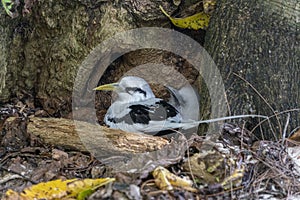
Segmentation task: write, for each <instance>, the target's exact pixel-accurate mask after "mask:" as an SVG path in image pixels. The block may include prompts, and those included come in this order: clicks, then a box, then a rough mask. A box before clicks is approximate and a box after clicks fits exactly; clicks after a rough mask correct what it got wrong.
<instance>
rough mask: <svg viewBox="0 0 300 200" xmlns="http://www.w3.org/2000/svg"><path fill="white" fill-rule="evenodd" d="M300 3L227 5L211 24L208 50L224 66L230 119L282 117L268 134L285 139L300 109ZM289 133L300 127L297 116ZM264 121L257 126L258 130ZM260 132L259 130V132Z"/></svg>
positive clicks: (270, 0) (275, 0)
mask: <svg viewBox="0 0 300 200" xmlns="http://www.w3.org/2000/svg"><path fill="white" fill-rule="evenodd" d="M299 16H300V13H299V1H297V0H287V1H286V0H259V1H247V0H238V1H236V0H229V1H228V0H226V1H225V0H221V1H219V2H218V4H217V8H216V10H215V13H214V15H213V18H212V19H211V22H210V27H209V29H208V32H207V35H206V40H205V48H206V49H207V51H208V52H209V53H210V54H211V56H212V57H213V59H214V61H215V62H216V64H217V66H218V67H219V69H220V71H221V74H222V76H223V80H224V83H225V88H226V91H227V98H228V103H229V110H230V115H235V114H250V113H251V114H252V113H256V114H262V115H268V116H271V115H274V114H276V113H277V114H278V120H277V119H275V117H273V118H272V119H271V120H270V121H271V126H272V127H273V128H274V129H273V131H274V133H275V134H273V133H272V131H271V129H270V128H269V125H268V122H265V123H264V126H263V127H267V128H268V131H266V129H263V130H264V131H263V134H265V136H268V137H271V136H275V137H277V138H279V137H280V136H279V135H281V134H282V133H283V129H284V126H285V124H286V120H287V115H286V113H285V114H280V113H278V112H282V111H286V110H289V109H295V108H299V103H300V79H299V77H300V63H299V62H300V61H299V55H300V52H299V39H300V38H299ZM289 113H290V120H289V121H288V129H287V131H288V132H290V131H291V130H293V129H294V128H296V127H297V126H299V122H300V121H299V119H300V114H299V110H298V111H291V112H289ZM257 123H258V121H254V120H253V121H252V123H250V124H248V125H249V126H248V128H250V129H252V128H253V127H254V126H255V125H256V124H257ZM256 130H258V129H256Z"/></svg>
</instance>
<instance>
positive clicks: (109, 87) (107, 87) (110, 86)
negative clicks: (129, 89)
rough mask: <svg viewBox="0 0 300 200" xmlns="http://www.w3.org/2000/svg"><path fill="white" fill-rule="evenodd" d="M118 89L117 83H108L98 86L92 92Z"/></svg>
mask: <svg viewBox="0 0 300 200" xmlns="http://www.w3.org/2000/svg"><path fill="white" fill-rule="evenodd" d="M118 87H119V84H118V83H110V84H106V85H100V86H99V87H96V88H94V89H93V90H104V91H113V90H116V89H117V88H118Z"/></svg>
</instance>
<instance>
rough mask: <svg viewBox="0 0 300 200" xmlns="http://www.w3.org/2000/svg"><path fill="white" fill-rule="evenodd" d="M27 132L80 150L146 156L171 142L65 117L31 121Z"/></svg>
mask: <svg viewBox="0 0 300 200" xmlns="http://www.w3.org/2000/svg"><path fill="white" fill-rule="evenodd" d="M27 131H28V133H30V134H33V135H35V136H37V137H39V138H41V139H42V140H43V141H44V142H45V143H47V144H50V145H54V146H56V147H62V148H64V149H71V150H79V151H83V152H86V151H90V150H91V148H93V151H98V152H101V151H113V152H121V153H142V152H147V151H155V150H158V149H161V148H162V147H164V146H165V145H167V144H168V143H169V142H168V140H167V139H164V138H161V137H154V136H151V135H145V134H137V133H129V132H124V131H121V130H115V129H110V128H107V127H104V126H100V125H97V124H91V123H87V122H83V121H75V120H70V119H65V118H38V117H33V118H30V121H29V124H28V126H27Z"/></svg>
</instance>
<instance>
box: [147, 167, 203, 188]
mask: <svg viewBox="0 0 300 200" xmlns="http://www.w3.org/2000/svg"><path fill="white" fill-rule="evenodd" d="M152 175H153V177H154V178H155V184H156V185H157V186H158V187H159V188H160V189H162V190H173V186H174V187H180V188H182V189H185V190H188V191H191V192H197V189H195V188H193V187H192V185H193V182H192V181H191V180H186V179H183V178H180V177H178V176H176V175H175V174H172V173H171V172H170V171H169V170H167V169H166V168H164V167H157V168H156V169H155V170H154V171H153V172H152Z"/></svg>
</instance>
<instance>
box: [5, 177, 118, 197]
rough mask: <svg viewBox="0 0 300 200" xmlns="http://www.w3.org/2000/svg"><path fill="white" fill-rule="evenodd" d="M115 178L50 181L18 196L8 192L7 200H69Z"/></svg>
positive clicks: (30, 188)
mask: <svg viewBox="0 0 300 200" xmlns="http://www.w3.org/2000/svg"><path fill="white" fill-rule="evenodd" d="M114 180H115V179H114V178H100V179H83V180H78V179H70V180H65V181H62V180H60V179H58V180H54V181H49V182H45V183H39V184H37V185H33V186H31V187H29V188H27V189H24V190H23V192H21V193H20V194H18V193H17V192H14V191H13V190H8V191H7V192H6V199H13V197H18V198H17V199H22V200H36V199H43V200H56V199H67V198H69V197H77V196H78V195H79V194H80V193H82V192H85V191H87V190H92V191H93V190H95V189H96V188H98V187H101V186H103V185H105V184H107V183H109V182H112V181H114Z"/></svg>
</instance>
